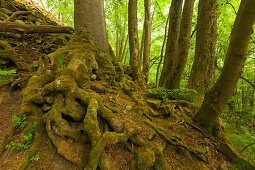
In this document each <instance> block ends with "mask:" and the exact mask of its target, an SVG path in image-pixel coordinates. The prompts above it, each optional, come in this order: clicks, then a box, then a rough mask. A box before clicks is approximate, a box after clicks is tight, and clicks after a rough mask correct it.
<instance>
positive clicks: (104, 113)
mask: <svg viewBox="0 0 255 170" xmlns="http://www.w3.org/2000/svg"><path fill="white" fill-rule="evenodd" d="M17 11H32V12H31V13H30V14H28V15H20V16H18V17H17V18H16V21H15V22H16V23H19V24H26V25H54V26H58V24H57V23H56V22H55V21H53V20H51V19H50V18H48V17H47V16H45V15H44V14H42V13H41V12H40V10H38V9H37V8H36V7H33V6H26V5H24V4H22V3H18V2H16V1H14V0H1V1H0V19H1V20H2V23H3V22H6V21H4V20H6V19H8V18H9V17H10V16H11V15H12V14H13V13H14V12H17ZM2 23H1V24H2ZM0 47H1V48H0V69H1V77H0V110H1V113H0V141H2V142H1V147H0V160H1V161H0V169H18V168H19V169H25V168H26V167H27V169H83V168H84V167H87V164H91V166H92V167H97V168H99V169H107V168H108V169H221V170H227V169H231V167H234V166H233V165H232V164H231V163H230V162H229V160H230V161H233V160H235V159H236V160H235V161H239V163H240V165H239V168H240V169H242V168H245V169H252V168H254V166H253V165H252V164H249V162H247V161H245V160H243V159H241V158H239V155H238V153H235V152H233V151H235V149H233V150H231V149H232V148H230V147H229V143H228V141H227V140H225V138H224V137H222V138H221V139H218V138H215V137H212V136H210V135H207V133H205V132H204V131H203V130H202V129H201V128H199V127H198V126H197V125H196V124H194V123H193V122H192V118H193V116H194V114H195V113H196V111H197V109H198V106H197V104H195V103H193V102H190V101H188V100H187V99H186V98H181V97H180V98H179V99H178V97H177V98H174V97H173V98H170V97H169V98H163V100H162V98H161V97H158V95H161V93H164V91H163V90H162V91H155V89H154V91H153V89H151V90H150V89H147V88H141V86H139V85H138V84H137V83H135V82H133V81H132V79H131V78H130V76H129V75H128V67H127V66H125V65H123V64H120V63H112V61H111V58H110V57H109V56H105V55H104V54H101V53H100V51H99V50H98V49H97V47H96V45H95V44H94V42H93V40H92V39H91V38H90V36H89V35H87V34H85V36H76V35H73V34H68V33H55V34H53V33H33V34H26V33H22V34H17V33H7V32H1V33H0ZM83 55H86V56H88V57H87V58H88V59H87V60H86V61H84V62H85V64H84V66H83V65H82V66H83V67H78V66H77V67H78V68H76V67H75V66H73V65H75V64H77V63H78V64H80V63H79V62H74V61H73V60H75V57H76V56H78V57H79V56H83ZM68 57H69V58H68ZM78 57H77V58H78ZM103 57H105V58H103ZM72 61H73V62H74V64H73V65H72ZM52 63H53V64H52ZM70 63H71V64H70ZM94 63H97V64H98V66H96V67H97V68H96V69H94V66H93V64H94ZM64 68H69V69H70V70H69V71H70V72H72V71H73V70H75V69H77V70H79V71H80V72H78V71H77V70H75V71H73V72H74V73H75V74H74V75H75V76H76V77H75V76H74V79H75V82H76V83H74V84H75V87H74V86H73V84H71V83H72V82H73V81H70V82H71V83H70V82H69V77H68V76H66V75H69V73H66V72H65V69H64ZM47 69H49V70H50V71H52V72H53V73H52V74H53V78H52V77H50V76H49V79H50V80H49V82H50V81H51V82H53V83H54V82H55V83H57V82H60V81H63V84H64V85H63V87H57V85H56V87H54V88H56V89H55V91H54V90H53V91H52V89H53V86H54V85H52V84H51V83H48V82H47V83H41V82H40V81H41V79H43V78H44V79H47V78H48V77H47V76H48V74H49V73H48V72H47ZM10 70H15V71H10ZM4 71H7V72H4ZM82 71H84V72H82ZM83 74H84V75H83ZM50 75H51V74H50ZM61 76H62V77H61ZM66 77H67V78H66ZM113 77H114V80H113ZM40 78H41V79H40ZM61 78H62V79H61ZM65 78H66V79H65ZM51 79H53V80H51ZM42 82H43V81H42ZM66 82H67V83H66ZM40 83H41V84H43V86H42V87H40V88H39V87H37V86H36V85H37V84H40ZM65 83H66V84H65ZM35 84H36V85H35ZM33 85H35V86H33ZM46 85H48V86H46ZM51 85H52V86H51ZM61 85H62V84H61ZM61 85H59V86H61ZM76 85H77V87H76ZM58 88H59V89H58ZM77 88H79V89H78V90H77ZM60 89H64V90H60ZM73 89H74V90H73ZM72 90H73V91H72ZM75 90H77V91H82V93H79V94H78V93H76V91H75ZM22 91H23V92H22ZM74 91H75V92H74ZM71 92H73V93H71ZM44 93H45V95H43V94H44ZM62 93H63V94H62ZM157 93H159V94H157ZM177 93H178V94H180V95H181V94H182V92H177ZM148 94H150V95H148ZM39 95H42V97H38V96H39ZM72 95H73V96H72ZM63 96H64V97H63ZM67 96H69V97H70V98H71V99H72V100H70V101H68V99H69V98H67ZM93 97H94V98H93ZM63 98H64V99H63ZM62 99H63V101H62ZM95 99H96V100H95ZM57 101H58V102H59V103H62V105H61V104H58V103H57ZM64 101H65V103H64ZM86 101H88V102H87V103H86ZM68 102H69V103H68ZM63 103H64V104H63ZM70 103H71V104H70ZM95 103H98V104H97V105H96V104H95ZM28 104H31V108H29V109H30V111H27V110H26V109H27V108H25V105H28ZM68 104H70V105H69V106H70V108H71V109H73V110H72V111H73V114H72V113H69V112H68V111H66V112H67V113H68V114H67V113H66V114H64V113H65V111H63V110H62V108H61V107H66V106H65V105H68ZM29 106H30V105H29ZM72 107H73V108H72ZM24 108H25V109H24ZM58 109H59V110H61V113H62V114H61V116H60V117H61V118H60V117H59V114H58V113H57V112H58ZM24 110H25V111H24ZM54 112H56V113H54ZM59 112H60V111H59ZM70 112H71V111H70ZM76 112H77V113H83V114H82V115H81V116H80V115H78V116H77V115H75V114H76ZM94 112H97V113H94ZM15 115H16V116H17V117H16V118H15V117H14V116H15ZM88 115H90V116H91V117H88V118H87V116H88ZM62 122H64V123H63V124H65V123H66V122H67V124H68V127H66V126H65V125H66V124H65V125H63V126H61V125H62V124H61V123H62ZM86 123H87V124H86ZM59 124H60V125H59ZM86 125H88V127H86ZM69 127H70V128H69ZM61 128H62V129H61ZM65 128H66V129H65ZM86 128H87V129H86ZM88 129H89V130H88ZM95 129H96V130H97V131H96V130H95ZM87 131H93V132H91V134H90V135H87V134H89V132H87ZM94 131H96V132H94ZM85 132H87V133H85ZM95 134H97V135H98V134H99V135H98V136H99V137H98V136H96V135H95ZM93 135H95V136H96V137H94V136H93ZM91 136H92V137H91ZM93 138H95V141H94V140H92V139H93ZM98 141H99V142H98ZM94 142H97V143H96V144H94ZM100 142H101V143H100ZM98 143H99V144H98ZM223 153H224V154H225V155H226V156H227V157H226V156H224V155H223ZM93 154H94V155H93ZM93 156H94V157H93ZM227 158H228V159H227ZM93 163H94V164H93ZM237 167H238V166H237Z"/></svg>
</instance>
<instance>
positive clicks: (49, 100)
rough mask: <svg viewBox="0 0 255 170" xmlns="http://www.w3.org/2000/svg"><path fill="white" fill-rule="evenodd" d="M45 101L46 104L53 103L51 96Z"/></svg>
mask: <svg viewBox="0 0 255 170" xmlns="http://www.w3.org/2000/svg"><path fill="white" fill-rule="evenodd" d="M45 101H46V102H47V103H48V104H52V103H53V101H54V97H53V96H47V97H46V98H45Z"/></svg>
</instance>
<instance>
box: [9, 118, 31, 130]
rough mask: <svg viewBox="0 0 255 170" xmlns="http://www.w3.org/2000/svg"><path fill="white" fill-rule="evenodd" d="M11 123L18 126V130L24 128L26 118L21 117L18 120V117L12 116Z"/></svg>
mask: <svg viewBox="0 0 255 170" xmlns="http://www.w3.org/2000/svg"><path fill="white" fill-rule="evenodd" d="M12 123H13V124H14V125H16V126H18V127H19V128H25V127H26V126H27V123H28V121H27V116H26V115H23V116H22V117H21V118H19V117H18V116H16V115H14V116H13V117H12Z"/></svg>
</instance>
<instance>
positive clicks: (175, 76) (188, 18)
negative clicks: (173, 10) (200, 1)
mask: <svg viewBox="0 0 255 170" xmlns="http://www.w3.org/2000/svg"><path fill="white" fill-rule="evenodd" d="M194 3H195V0H185V4H184V8H183V13H182V19H181V30H180V37H179V42H178V52H177V58H176V64H175V66H176V67H174V68H173V71H172V74H169V76H168V77H167V79H168V80H167V81H168V82H169V87H168V88H170V89H179V88H180V81H181V77H182V73H183V71H184V68H185V65H186V61H187V58H188V55H189V47H190V38H191V36H190V34H191V28H192V14H193V9H194Z"/></svg>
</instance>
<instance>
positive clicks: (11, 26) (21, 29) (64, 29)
mask: <svg viewBox="0 0 255 170" xmlns="http://www.w3.org/2000/svg"><path fill="white" fill-rule="evenodd" d="M0 32H14V33H20V34H25V33H26V34H33V33H67V34H72V33H73V32H74V31H73V28H72V27H70V26H50V25H25V24H18V23H13V22H0Z"/></svg>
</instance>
